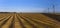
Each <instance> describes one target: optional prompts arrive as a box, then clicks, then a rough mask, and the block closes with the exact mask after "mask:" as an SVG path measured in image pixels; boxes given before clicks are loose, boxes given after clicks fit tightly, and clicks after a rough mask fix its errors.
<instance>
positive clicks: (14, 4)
mask: <svg viewBox="0 0 60 28" xmlns="http://www.w3.org/2000/svg"><path fill="white" fill-rule="evenodd" d="M53 1H54V4H55V6H56V7H55V8H56V12H59V11H60V0H53ZM53 1H52V0H0V12H46V11H47V8H48V7H49V8H50V11H52V3H53Z"/></svg>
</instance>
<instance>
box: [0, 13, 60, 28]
mask: <svg viewBox="0 0 60 28" xmlns="http://www.w3.org/2000/svg"><path fill="white" fill-rule="evenodd" d="M0 28H60V22H59V21H58V20H54V18H51V17H49V16H46V15H44V14H39V13H0Z"/></svg>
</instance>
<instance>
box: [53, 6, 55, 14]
mask: <svg viewBox="0 0 60 28" xmlns="http://www.w3.org/2000/svg"><path fill="white" fill-rule="evenodd" d="M53 14H55V5H53Z"/></svg>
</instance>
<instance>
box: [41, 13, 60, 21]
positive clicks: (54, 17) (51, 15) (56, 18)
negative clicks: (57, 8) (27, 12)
mask: <svg viewBox="0 0 60 28" xmlns="http://www.w3.org/2000/svg"><path fill="white" fill-rule="evenodd" d="M42 14H43V15H45V16H48V17H50V18H53V19H54V20H57V21H59V22H60V15H56V14H50V13H42Z"/></svg>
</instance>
